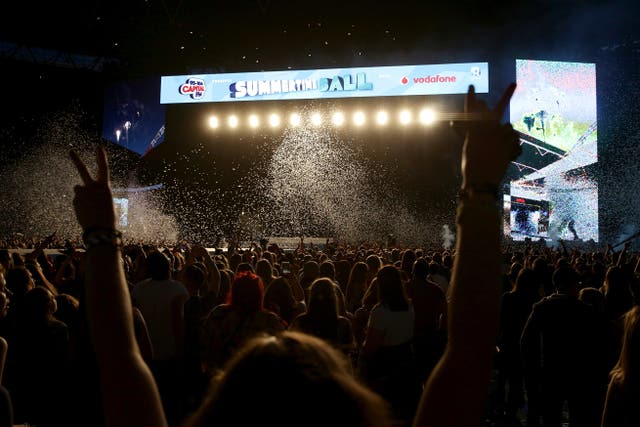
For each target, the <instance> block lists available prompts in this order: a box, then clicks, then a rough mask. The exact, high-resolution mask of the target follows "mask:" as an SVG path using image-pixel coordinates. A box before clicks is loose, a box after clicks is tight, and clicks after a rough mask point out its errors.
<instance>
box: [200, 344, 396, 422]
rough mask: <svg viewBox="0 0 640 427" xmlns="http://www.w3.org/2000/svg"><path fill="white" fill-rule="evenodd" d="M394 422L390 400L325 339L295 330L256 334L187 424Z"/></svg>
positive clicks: (216, 382) (214, 384)
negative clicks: (363, 381) (358, 377)
mask: <svg viewBox="0 0 640 427" xmlns="http://www.w3.org/2000/svg"><path fill="white" fill-rule="evenodd" d="M214 425H221V426H231V425H238V426H240V425H247V426H248V425H277V426H285V427H289V426H291V427H293V426H296V427H297V426H300V425H305V426H313V427H316V426H317V427H320V426H322V427H325V426H328V425H344V426H374V427H377V426H387V425H390V420H389V418H388V412H387V405H386V404H385V402H384V401H383V400H382V399H381V398H380V397H379V396H377V395H376V394H374V393H372V392H371V391H369V390H368V389H367V388H365V387H363V386H362V385H360V384H359V383H358V382H357V381H356V380H355V379H354V378H353V377H352V376H351V374H350V373H349V369H348V364H347V363H346V360H345V358H344V357H343V356H342V355H341V354H340V353H339V352H338V351H336V350H334V349H333V348H331V347H330V346H329V345H328V344H326V343H325V342H323V341H322V340H320V339H318V338H315V337H312V336H309V335H306V334H302V333H296V332H284V333H282V334H281V335H279V336H276V337H268V338H256V339H254V340H252V341H250V342H249V343H247V345H245V346H244V347H243V348H242V350H240V351H239V352H238V353H237V354H236V356H235V357H234V358H233V359H232V360H230V362H229V363H228V364H227V366H226V369H225V370H224V373H223V374H222V375H221V376H220V377H219V378H217V379H216V380H214V382H213V384H212V389H211V390H210V392H209V395H208V396H207V397H206V398H205V401H204V402H203V404H202V405H201V406H200V408H199V409H198V411H197V412H196V413H195V414H194V415H193V417H192V418H191V419H190V420H189V421H188V423H187V426H188V427H207V426H214Z"/></svg>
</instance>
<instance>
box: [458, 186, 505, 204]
mask: <svg viewBox="0 0 640 427" xmlns="http://www.w3.org/2000/svg"><path fill="white" fill-rule="evenodd" d="M480 195H486V196H492V197H493V198H494V199H496V200H497V199H498V186H497V185H494V184H488V183H485V184H482V185H473V186H468V187H466V188H462V189H460V191H459V192H458V200H467V199H469V198H471V197H473V196H480Z"/></svg>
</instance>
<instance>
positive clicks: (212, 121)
mask: <svg viewBox="0 0 640 427" xmlns="http://www.w3.org/2000/svg"><path fill="white" fill-rule="evenodd" d="M219 125H220V122H219V121H218V118H217V117H216V116H211V117H209V127H211V128H213V129H217V128H218V126H219Z"/></svg>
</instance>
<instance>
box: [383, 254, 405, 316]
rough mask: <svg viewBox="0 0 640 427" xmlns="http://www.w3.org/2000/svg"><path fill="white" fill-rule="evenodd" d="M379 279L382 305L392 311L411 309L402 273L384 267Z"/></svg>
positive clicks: (390, 267) (392, 268) (389, 266)
mask: <svg viewBox="0 0 640 427" xmlns="http://www.w3.org/2000/svg"><path fill="white" fill-rule="evenodd" d="M376 278H377V279H378V299H379V301H380V304H382V305H383V306H385V307H387V308H388V309H389V310H391V311H405V310H408V309H409V301H408V300H407V296H406V295H405V293H404V285H403V284H402V277H401V275H400V271H399V270H398V269H397V268H396V267H394V266H392V265H387V266H385V267H382V268H381V269H380V271H378V274H377V276H376Z"/></svg>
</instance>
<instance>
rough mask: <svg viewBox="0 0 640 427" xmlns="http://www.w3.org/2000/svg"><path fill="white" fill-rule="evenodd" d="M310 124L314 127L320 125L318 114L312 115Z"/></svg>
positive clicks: (320, 118)
mask: <svg viewBox="0 0 640 427" xmlns="http://www.w3.org/2000/svg"><path fill="white" fill-rule="evenodd" d="M311 124H312V125H314V126H320V125H321V124H322V116H321V115H320V113H313V114H312V115H311Z"/></svg>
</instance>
